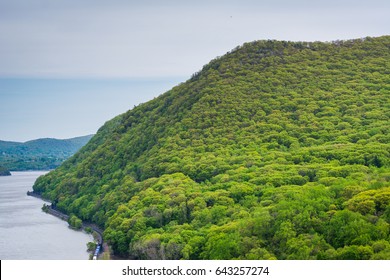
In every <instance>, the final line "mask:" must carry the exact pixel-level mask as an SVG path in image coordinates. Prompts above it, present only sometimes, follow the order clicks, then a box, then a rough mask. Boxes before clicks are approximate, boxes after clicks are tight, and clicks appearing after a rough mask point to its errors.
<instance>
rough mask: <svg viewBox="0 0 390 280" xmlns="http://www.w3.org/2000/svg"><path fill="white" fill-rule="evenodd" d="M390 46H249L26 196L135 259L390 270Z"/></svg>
mask: <svg viewBox="0 0 390 280" xmlns="http://www.w3.org/2000/svg"><path fill="white" fill-rule="evenodd" d="M389 45H390V37H389V36H383V37H379V38H365V39H357V40H348V41H336V42H333V43H321V42H311V43H307V42H287V41H271V40H269V41H256V42H252V43H246V44H244V45H243V46H241V47H239V48H236V49H234V50H233V51H231V52H229V53H228V54H226V55H224V56H222V57H220V58H217V59H215V60H212V61H211V62H210V63H209V64H207V65H205V66H204V67H203V69H202V70H201V71H199V72H197V73H195V74H194V75H193V76H192V77H191V78H190V79H189V80H188V81H186V82H185V83H182V84H180V85H178V86H176V87H174V88H172V89H171V90H170V91H168V92H166V93H164V94H163V95H160V96H159V97H157V98H155V99H153V100H152V101H149V102H146V103H144V104H141V105H139V106H137V107H135V108H134V109H132V110H130V111H128V112H126V113H124V114H122V115H120V116H118V117H116V118H114V119H113V120H111V121H108V122H107V123H106V124H105V125H104V126H103V127H102V128H101V129H100V130H99V131H98V133H97V134H96V135H95V136H94V137H93V138H92V139H91V141H90V142H89V144H88V145H86V146H84V147H83V148H82V149H81V150H80V151H79V152H78V153H76V155H75V156H73V157H72V158H70V159H69V160H67V161H66V162H65V163H64V164H63V165H62V166H61V167H59V168H58V169H57V170H55V171H54V172H50V173H49V174H48V175H46V176H44V177H41V178H39V179H38V180H37V182H36V184H35V185H34V191H36V192H38V193H42V195H43V196H44V197H46V198H48V199H51V200H52V201H54V202H55V204H56V206H57V207H58V208H59V209H60V210H62V211H64V212H67V213H69V214H75V215H77V216H78V217H80V218H81V219H83V220H91V221H93V222H96V223H98V224H99V225H100V226H103V227H104V228H105V229H106V230H105V238H106V239H107V240H108V241H109V242H110V244H111V245H112V247H113V250H114V252H115V253H116V254H118V255H122V256H125V257H129V258H136V259H180V258H184V259H235V258H241V259H274V258H278V259H288V258H292V259H312V258H315V259H335V258H337V259H342V258H353V259H358V258H363V259H364V258H365V259H366V258H386V259H387V258H390V243H389V242H388V237H389V234H388V231H387V233H386V230H385V228H386V227H388V226H389V221H390V219H389V217H390V216H389V215H390V208H389V206H388V205H389V198H388V196H389V197H390V189H389V183H388V175H387V174H388V172H389V169H388V168H389V155H390V147H389V127H388V121H389V117H390V114H389V105H388V104H390V102H389V86H388V84H389V79H388V71H387V70H386V69H388V66H389ZM363 198H364V199H363ZM366 201H368V202H366ZM343 221H344V222H343ZM357 224H359V226H358V228H355V225H357ZM354 230H355V231H354ZM347 233H348V234H347ZM361 235H364V236H366V237H365V238H366V239H365V240H360V239H359V236H361ZM379 244H381V245H380V246H382V247H381V248H382V249H380V250H379V249H375V248H377V247H378V246H379Z"/></svg>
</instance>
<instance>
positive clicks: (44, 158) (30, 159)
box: [0, 135, 93, 171]
mask: <svg viewBox="0 0 390 280" xmlns="http://www.w3.org/2000/svg"><path fill="white" fill-rule="evenodd" d="M92 136H93V135H87V136H81V137H76V138H71V139H64V140H60V139H53V138H42V139H36V140H31V141H27V142H24V143H20V142H10V141H0V165H2V166H4V167H5V168H6V169H8V170H12V171H22V170H49V169H54V168H56V167H57V166H59V165H60V164H61V163H62V162H63V161H64V160H66V159H67V158H69V157H70V156H72V155H73V154H74V153H75V152H77V151H78V150H79V149H80V148H81V147H82V146H84V145H85V144H86V143H87V142H88V141H89V140H90V139H91V138H92Z"/></svg>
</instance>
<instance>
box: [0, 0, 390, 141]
mask: <svg viewBox="0 0 390 280" xmlns="http://www.w3.org/2000/svg"><path fill="white" fill-rule="evenodd" d="M389 15H390V1H387V0H386V1H385V0H369V1H356V0H355V1H353V0H326V1H315V0H295V1H287V0H257V1H255V0H253V1H252V0H238V1H233V0H231V1H229V0H227V1H213V0H207V1H203V0H198V1H185V0H181V1H163V0H160V1H155V0H143V1H132V0H127V1H126V0H74V1H72V0H57V1H54V0H34V1H32V0H0V102H1V103H2V104H0V110H2V111H0V117H1V118H0V139H3V140H4V139H6V140H19V141H21V140H28V139H32V138H38V137H45V136H47V137H57V138H58V137H59V138H61V137H62V138H64V137H68V136H77V135H78V134H80V133H81V134H83V133H82V132H83V131H85V132H86V133H85V134H88V133H90V132H94V131H96V130H97V128H99V126H100V125H102V124H103V122H104V121H105V120H107V119H104V118H107V117H108V116H109V117H113V116H115V115H116V114H119V113H122V112H124V111H125V110H126V109H125V108H128V109H130V108H131V107H132V106H133V105H135V104H138V103H139V102H141V101H146V100H148V99H150V98H152V97H153V96H156V95H158V94H161V93H163V91H165V90H167V89H169V87H171V86H173V85H174V84H176V83H177V82H179V81H185V80H186V79H187V78H189V77H190V75H191V74H192V73H194V72H196V71H199V70H200V69H201V68H202V66H203V65H205V64H206V63H208V62H209V61H210V60H211V59H213V58H215V57H216V56H220V55H223V54H224V53H226V52H227V51H229V50H231V49H233V48H234V47H236V46H238V45H242V44H243V43H244V42H248V41H253V40H260V39H279V40H293V41H314V40H320V41H331V40H336V39H350V38H360V37H365V36H380V35H388V34H389V27H390V16H389ZM10 78H11V79H10ZM15 78H17V79H19V80H20V81H19V82H18V81H17V79H16V80H15ZM32 78H34V79H38V80H39V82H36V81H32V80H31V79H32ZM49 79H54V81H59V80H61V79H62V81H61V82H58V84H57V85H54V84H51V86H47V87H43V88H42V86H38V88H37V89H36V88H35V87H36V86H37V84H39V85H41V83H42V82H43V83H44V82H45V81H46V82H47V81H48V80H49ZM75 79H76V80H78V79H81V80H83V82H82V84H83V88H84V90H83V94H81V93H80V90H78V88H77V85H78V84H77V82H74V80H75ZM118 79H119V80H118ZM102 80H104V81H106V82H105V84H104V86H101V85H102V84H101V83H102V82H101V81H102ZM65 81H67V83H68V86H65V88H66V89H67V90H58V89H62V87H63V85H64V83H65V84H66V82H65ZM98 81H99V82H98ZM113 81H116V82H113ZM124 81H126V82H124ZM140 81H142V83H140ZM148 81H149V82H150V83H151V84H152V85H153V86H145V87H141V88H140V85H141V84H143V83H144V84H145V83H146V84H148V83H147V82H148ZM99 83H100V84H99ZM69 84H70V85H71V86H70V85H69ZM88 84H89V85H88ZM13 85H14V86H13ZM98 85H100V86H101V87H99V92H100V93H99V94H100V96H103V95H104V94H105V95H106V97H104V98H100V99H99V98H97V96H98V95H96V94H97V93H96V92H97V91H98V90H97V86H98ZM15 87H16V89H15ZM102 88H103V89H104V91H102V90H100V89H102ZM45 90H46V91H45ZM38 92H39V93H40V94H38ZM76 92H79V94H78V95H77V94H76ZM108 92H109V94H108ZM45 93H46V95H45ZM48 95H51V98H50V100H52V101H53V102H52V103H50V104H49V103H48V102H47V101H45V102H43V100H42V98H46V97H45V96H48ZM67 95H69V96H72V99H67V98H66V96H67ZM95 95H96V96H95ZM27 96H28V97H27ZM77 96H80V98H78V97H77ZM82 96H84V97H82ZM108 96H110V97H111V98H110V100H111V101H110V102H107V99H108V98H109V97H108ZM87 97H88V98H87ZM95 97H96V98H95ZM29 98H30V99H34V100H35V103H34V104H35V106H38V107H39V100H40V101H42V102H43V103H44V104H46V106H42V108H39V109H40V110H41V111H40V112H41V113H40V114H36V113H34V112H35V111H31V108H29V106H28V105H29V104H30V105H31V103H29V102H27V101H26V100H29ZM56 98H58V100H61V102H55V101H56V100H57V99H56ZM77 99H79V100H77ZM70 100H71V101H70ZM93 100H94V101H93ZM99 100H100V101H99ZM87 101H88V103H86V102H87ZM99 102H104V104H101V103H99ZM75 104H77V106H78V107H80V108H83V109H84V110H83V114H81V115H80V114H79V115H78V114H73V115H74V116H73V115H72V114H71V112H72V108H74V106H75ZM87 104H88V106H87ZM126 104H128V106H124V105H126ZM56 106H61V108H60V109H59V108H58V107H56ZM11 107H12V108H14V107H18V108H19V109H18V110H16V111H15V110H10V109H7V108H11ZM47 107H48V108H51V109H50V110H46V108H47ZM56 108H57V110H56ZM53 110H54V111H56V112H57V114H56V115H52V111H53ZM102 110H103V111H104V112H105V114H102ZM73 111H74V110H73ZM15 112H18V115H17V116H16V115H15ZM22 112H26V116H24V115H23V113H22ZM60 112H63V113H60ZM97 112H98V113H99V112H100V114H98V113H97ZM83 115H84V116H88V118H83V117H82V116H83ZM27 116H28V118H29V120H30V121H33V120H34V123H35V124H37V123H39V122H42V120H43V118H49V119H51V120H52V122H53V124H52V125H50V122H48V121H47V125H46V126H45V128H43V127H40V128H39V129H38V128H36V127H31V125H30V126H29V128H30V129H27V128H25V129H24V128H23V125H24V124H23V120H25V119H26V118H27ZM80 118H81V119H80ZM87 119H90V120H87ZM92 120H94V121H92ZM55 122H57V125H54V123H55ZM69 123H72V125H69ZM65 124H68V125H66V126H65ZM81 124H82V127H84V128H83V129H82V128H81ZM86 127H89V129H85V128H86ZM72 128H73V129H72ZM34 129H35V133H32V132H33V131H34ZM27 131H30V132H28V133H27Z"/></svg>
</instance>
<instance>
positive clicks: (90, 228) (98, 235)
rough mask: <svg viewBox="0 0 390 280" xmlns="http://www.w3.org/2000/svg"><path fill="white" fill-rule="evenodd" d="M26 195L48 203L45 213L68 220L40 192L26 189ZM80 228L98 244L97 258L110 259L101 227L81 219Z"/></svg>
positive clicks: (45, 205) (43, 208)
mask: <svg viewBox="0 0 390 280" xmlns="http://www.w3.org/2000/svg"><path fill="white" fill-rule="evenodd" d="M27 195H28V196H32V197H35V198H38V199H40V200H43V201H45V202H48V203H50V205H47V204H44V205H43V207H42V210H43V211H44V212H45V213H47V214H50V215H53V216H55V217H57V218H59V219H61V220H64V221H68V219H69V215H67V214H65V213H62V212H61V211H59V210H58V209H56V208H55V206H54V205H53V204H52V202H51V201H50V200H47V199H45V198H43V197H42V196H41V195H40V194H37V193H35V192H33V191H27ZM73 229H74V228H73ZM75 230H77V229H75ZM80 230H83V231H85V232H86V233H91V234H92V236H93V237H94V239H95V240H96V241H97V243H98V246H100V248H101V250H100V251H99V254H98V255H97V256H96V257H97V259H111V254H110V250H109V246H108V244H107V243H105V242H104V239H103V230H102V229H101V228H99V227H98V226H97V225H96V224H93V223H89V222H84V221H83V222H82V225H81V228H80ZM94 259H95V258H94Z"/></svg>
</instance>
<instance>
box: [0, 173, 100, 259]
mask: <svg viewBox="0 0 390 280" xmlns="http://www.w3.org/2000/svg"><path fill="white" fill-rule="evenodd" d="M45 173H47V172H42V171H34V172H12V176H0V259H1V260H51V259H54V260H86V259H88V253H87V252H86V248H87V246H86V244H87V243H88V242H89V241H92V240H93V238H92V236H91V235H88V234H86V233H84V232H80V231H75V230H72V229H69V227H68V223H67V222H65V221H62V220H60V219H58V218H56V217H54V216H52V215H49V214H46V213H44V212H43V211H42V210H41V207H42V205H43V203H44V202H43V201H42V200H40V199H37V198H35V197H31V196H27V195H26V192H27V191H28V190H32V185H33V184H34V182H35V180H36V179H37V178H38V177H39V176H40V175H43V174H45Z"/></svg>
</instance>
